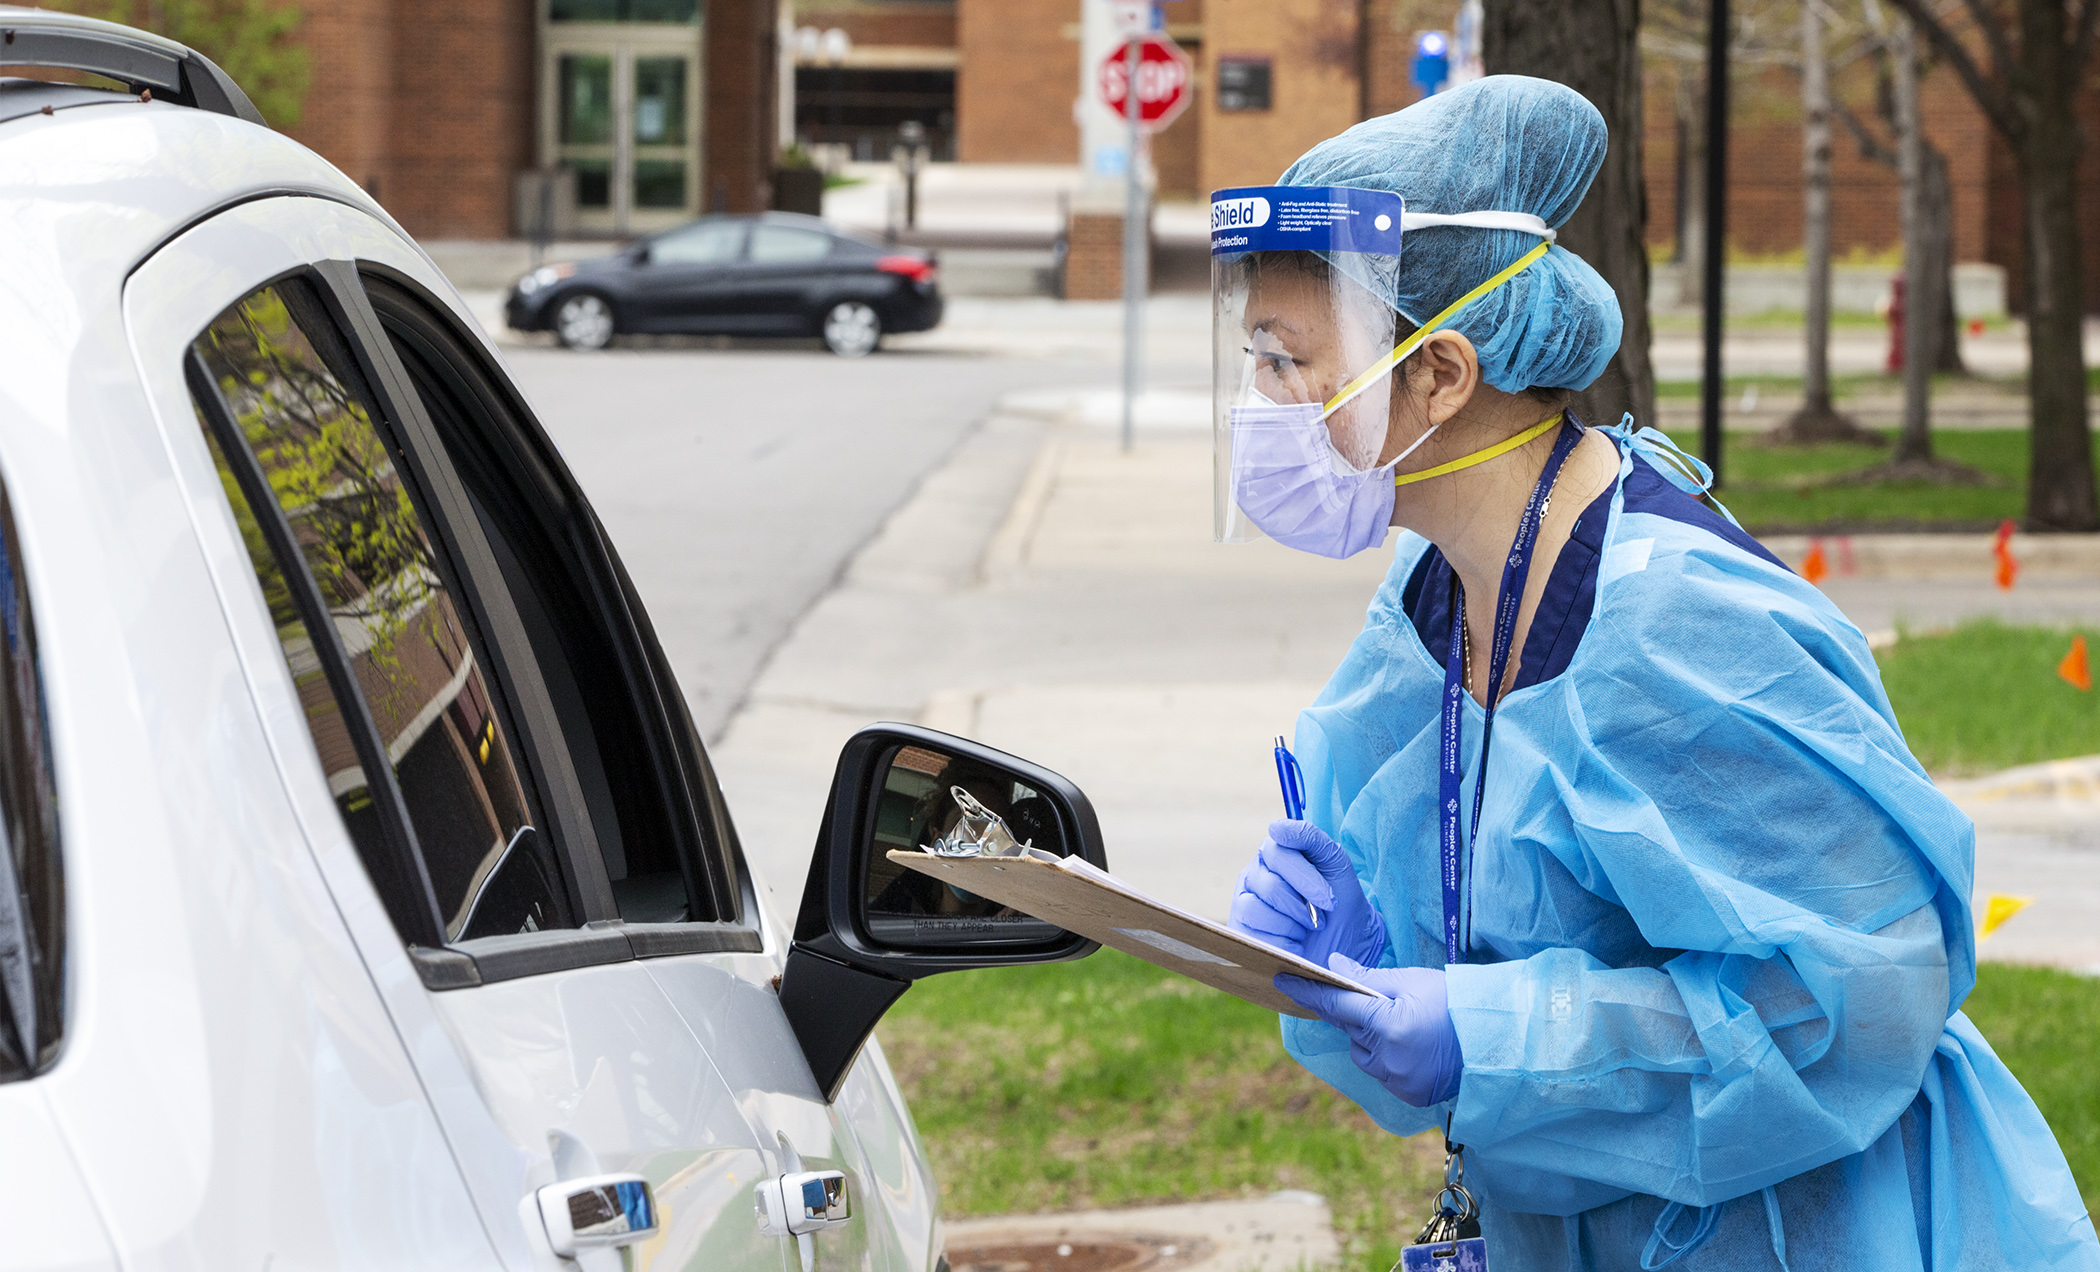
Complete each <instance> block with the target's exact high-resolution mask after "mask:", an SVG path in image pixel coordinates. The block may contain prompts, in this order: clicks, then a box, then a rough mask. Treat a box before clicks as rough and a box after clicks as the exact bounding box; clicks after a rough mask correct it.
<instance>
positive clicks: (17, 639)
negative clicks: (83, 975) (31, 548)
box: [0, 490, 66, 1082]
mask: <svg viewBox="0 0 2100 1272" xmlns="http://www.w3.org/2000/svg"><path fill="white" fill-rule="evenodd" d="M21 561H22V557H21V551H20V547H19V541H18V540H17V539H16V537H15V519H14V510H13V507H12V506H11V505H10V503H9V501H8V498H7V494H6V492H5V491H4V490H0V640H4V641H5V642H6V649H5V650H4V651H0V664H4V665H0V836H4V839H0V1082H13V1081H17V1080H19V1079H22V1078H31V1077H35V1076H36V1075H37V1074H38V1073H41V1072H42V1071H44V1070H45V1069H47V1068H49V1067H50V1066H51V1064H52V1062H54V1061H55V1060H57V1059H58V1048H59V1042H60V1040H61V1038H62V1037H63V1035H64V1032H65V1024H66V1020H65V1014H66V1004H65V986H66V974H65V949H66V895H65V876H64V872H63V871H62V870H61V869H60V864H61V863H60V861H59V852H58V792H57V786H56V783H55V782H54V780H53V776H52V771H51V731H50V727H49V725H48V723H47V722H46V720H45V716H44V691H43V679H42V675H41V672H40V670H39V664H38V660H37V641H36V624H35V623H34V622H33V621H32V619H31V615H30V609H29V588H28V585H27V583H26V582H25V581H24V579H23V577H22V566H21Z"/></svg>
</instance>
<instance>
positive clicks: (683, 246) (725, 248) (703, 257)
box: [649, 221, 744, 265]
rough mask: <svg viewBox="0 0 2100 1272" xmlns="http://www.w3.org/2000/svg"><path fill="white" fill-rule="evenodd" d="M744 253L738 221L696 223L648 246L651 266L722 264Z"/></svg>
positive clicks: (741, 224)
mask: <svg viewBox="0 0 2100 1272" xmlns="http://www.w3.org/2000/svg"><path fill="white" fill-rule="evenodd" d="M743 250H744V223H743V222H742V221H700V222H696V223H695V224H692V225H688V226H686V227H685V228H683V229H678V230H673V231H671V232H670V233H669V234H666V235H664V236H663V237H661V238H659V239H656V240H654V241H653V242H651V243H650V244H649V261H650V263H651V264H654V265H723V264H727V263H729V262H730V261H733V260H735V259H736V258H737V257H738V256H739V255H741V254H742V253H743Z"/></svg>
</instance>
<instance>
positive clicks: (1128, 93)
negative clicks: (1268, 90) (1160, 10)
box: [1094, 31, 1194, 451]
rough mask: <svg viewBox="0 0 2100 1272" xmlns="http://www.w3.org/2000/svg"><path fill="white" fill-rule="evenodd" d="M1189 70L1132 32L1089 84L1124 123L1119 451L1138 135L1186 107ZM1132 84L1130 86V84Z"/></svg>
mask: <svg viewBox="0 0 2100 1272" xmlns="http://www.w3.org/2000/svg"><path fill="white" fill-rule="evenodd" d="M1193 78H1194V67H1193V66H1192V65H1191V64H1190V62H1189V59H1188V55H1187V54H1185V53H1183V52H1182V51H1181V48H1180V46H1178V45H1176V44H1175V43H1174V41H1173V40H1171V39H1169V38H1167V36H1166V34H1165V33H1164V32H1160V31H1148V32H1136V33H1133V34H1132V35H1131V36H1130V38H1128V39H1127V40H1125V41H1123V42H1122V44H1120V45H1119V46H1117V48H1116V50H1115V52H1113V53H1111V54H1110V55H1109V56H1107V57H1106V58H1103V59H1102V61H1101V66H1100V69H1099V70H1097V71H1096V72H1095V75H1094V82H1095V84H1096V85H1097V86H1098V88H1099V91H1100V94H1101V102H1102V104H1103V105H1105V106H1107V107H1108V108H1109V109H1110V110H1112V111H1114V112H1115V113H1116V114H1118V115H1121V116H1122V117H1123V118H1124V119H1125V120H1127V121H1128V122H1129V126H1130V147H1129V149H1128V150H1127V151H1126V152H1125V155H1124V165H1123V183H1124V188H1125V190H1126V192H1127V193H1126V196H1125V202H1124V208H1123V449H1124V450H1125V451H1128V450H1129V449H1130V447H1131V441H1132V432H1133V428H1134V425H1135V422H1136V420H1135V417H1136V413H1137V395H1138V375H1139V368H1140V366H1141V365H1142V354H1141V352H1140V350H1139V343H1140V342H1141V341H1142V340H1143V339H1144V331H1145V325H1144V282H1143V280H1144V278H1145V276H1146V275H1147V273H1148V272H1149V271H1148V270H1147V269H1146V268H1145V255H1146V252H1145V248H1146V242H1145V238H1146V233H1145V226H1144V224H1143V219H1144V203H1145V198H1144V190H1143V185H1142V183H1141V182H1140V181H1139V179H1138V162H1139V161H1138V156H1139V153H1140V150H1141V141H1142V135H1143V134H1147V133H1156V132H1158V131H1159V130H1160V129H1162V128H1165V127H1166V126H1167V125H1168V124H1171V123H1173V122H1174V120H1175V118H1176V117H1177V116H1179V115H1180V114H1181V112H1182V111H1183V110H1185V109H1187V108H1188V104H1189V84H1190V81H1191V80H1192V79H1193ZM1133 81H1134V83H1133Z"/></svg>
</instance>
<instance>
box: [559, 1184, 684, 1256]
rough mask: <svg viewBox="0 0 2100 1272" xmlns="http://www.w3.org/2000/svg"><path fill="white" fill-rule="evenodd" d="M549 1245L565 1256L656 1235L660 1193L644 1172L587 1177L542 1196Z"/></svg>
mask: <svg viewBox="0 0 2100 1272" xmlns="http://www.w3.org/2000/svg"><path fill="white" fill-rule="evenodd" d="M537 1195H538V1197H539V1202H540V1220H541V1222H543V1223H545V1224H546V1225H547V1244H548V1245H549V1246H551V1247H552V1248H553V1250H554V1253H556V1254H558V1255H560V1256H561V1257H562V1258H564V1259H573V1258H576V1257H577V1256H578V1255H579V1254H580V1253H582V1252H585V1251H590V1250H604V1249H609V1248H612V1247H615V1246H624V1245H633V1244H634V1243H635V1242H637V1241H640V1240H642V1239H643V1238H645V1237H651V1236H654V1235H655V1234H656V1194H655V1193H653V1192H651V1191H650V1190H649V1181H648V1180H646V1179H643V1178H642V1177H641V1176H640V1175H586V1176H585V1177H583V1178H582V1179H564V1180H562V1181H561V1182H560V1183H558V1184H548V1185H547V1186H546V1187H545V1188H542V1189H540V1190H539V1193H538V1194H537Z"/></svg>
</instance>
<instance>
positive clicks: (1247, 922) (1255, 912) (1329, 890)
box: [1229, 821, 1386, 967]
mask: <svg viewBox="0 0 2100 1272" xmlns="http://www.w3.org/2000/svg"><path fill="white" fill-rule="evenodd" d="M1315 906H1317V907H1318V908H1319V911H1320V922H1319V926H1317V927H1315V926H1313V915H1312V907H1315ZM1229 920H1230V926H1231V928H1232V930H1233V931H1235V932H1238V933H1240V934H1241V935H1243V936H1251V937H1253V938H1254V939H1255V940H1257V941H1262V942H1265V943H1266V944H1269V945H1273V946H1275V947H1276V948H1278V949H1281V950H1289V951H1290V952H1291V953H1293V954H1296V955H1297V956H1298V957H1300V958H1304V959H1309V960H1311V961H1312V962H1314V963H1317V964H1319V965H1320V966H1321V967H1325V966H1327V957H1328V955H1330V954H1337V953H1339V954H1346V955H1348V956H1349V957H1350V958H1352V959H1355V960H1356V961H1357V962H1359V963H1366V964H1371V965H1374V966H1375V965H1376V964H1378V963H1381V962H1383V961H1384V960H1385V950H1386V937H1385V920H1384V919H1383V918H1381V917H1380V916H1379V914H1378V911H1376V910H1374V909H1372V908H1371V902H1370V901H1369V899H1367V898H1366V897H1365V896H1364V889H1363V885H1362V884H1360V883H1358V882H1357V879H1356V868H1355V867H1353V866H1351V865H1350V864H1349V854H1348V853H1346V852H1343V851H1342V846H1341V845H1340V844H1338V843H1336V842H1334V840H1332V839H1329V838H1328V837H1327V832H1325V831H1323V830H1321V829H1320V828H1319V827H1318V826H1315V825H1313V824H1312V823H1311V822H1307V821H1274V822H1270V823H1269V837H1268V838H1267V839H1264V840H1263V841H1262V845H1261V851H1260V852H1258V853H1256V854H1255V857H1254V860H1253V861H1251V862H1249V863H1248V864H1247V868H1246V869H1245V870H1242V871H1240V882H1239V887H1238V888H1237V889H1236V890H1235V892H1234V894H1233V898H1232V911H1231V914H1230V916H1229Z"/></svg>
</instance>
